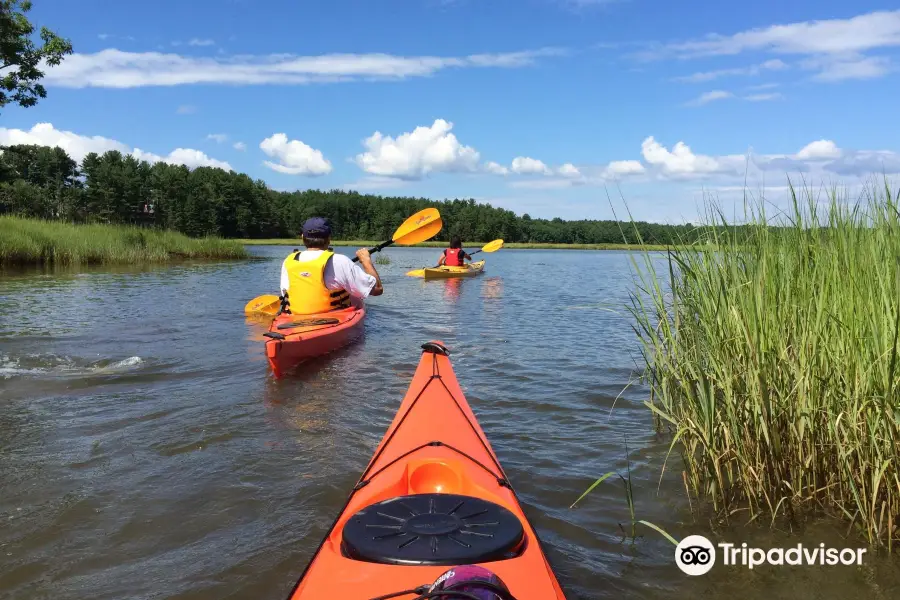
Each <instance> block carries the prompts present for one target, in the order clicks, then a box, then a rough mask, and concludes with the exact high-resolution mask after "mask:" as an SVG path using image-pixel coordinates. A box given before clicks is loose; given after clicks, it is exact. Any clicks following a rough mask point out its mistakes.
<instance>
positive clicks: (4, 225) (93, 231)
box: [0, 215, 248, 265]
mask: <svg viewBox="0 0 900 600" xmlns="http://www.w3.org/2000/svg"><path fill="white" fill-rule="evenodd" d="M247 256H248V255H247V251H246V249H245V248H244V247H243V245H241V244H239V243H237V242H233V241H230V240H223V239H219V238H198V239H194V238H189V237H187V236H185V235H183V234H180V233H176V232H173V231H160V230H155V229H142V228H140V227H129V226H121V225H73V224H70V223H63V222H58V221H42V220H36V219H22V218H18V217H13V216H6V215H4V216H0V264H2V265H42V264H55V265H87V264H129V263H142V262H163V261H169V260H178V259H233V258H246V257H247Z"/></svg>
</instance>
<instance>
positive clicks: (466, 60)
mask: <svg viewBox="0 0 900 600" xmlns="http://www.w3.org/2000/svg"><path fill="white" fill-rule="evenodd" d="M561 53H562V51H560V50H558V49H553V48H545V49H539V50H532V51H524V52H506V53H497V54H474V55H469V56H461V57H440V56H394V55H390V54H324V55H319V56H295V55H290V54H272V55H265V56H231V57H216V58H213V57H191V56H181V55H179V54H166V53H162V52H123V51H121V50H116V49H106V50H102V51H100V52H96V53H94V54H72V55H70V56H68V57H66V60H64V61H63V62H62V63H61V64H59V65H57V66H55V67H49V66H46V65H42V69H44V71H45V73H46V75H45V78H44V79H45V83H47V84H49V85H57V86H61V87H72V88H84V87H103V88H134V87H143V86H174V85H190V84H229V85H261V84H277V85H302V84H311V83H333V82H340V81H357V80H369V81H370V80H402V79H406V78H410V77H427V76H431V75H434V74H436V73H438V72H439V71H442V70H446V69H451V68H460V69H461V68H519V67H525V66H529V65H532V64H534V63H535V61H536V60H537V59H538V58H541V57H546V56H556V55H559V54H561Z"/></svg>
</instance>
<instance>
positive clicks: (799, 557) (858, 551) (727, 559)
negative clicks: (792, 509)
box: [675, 535, 866, 575]
mask: <svg viewBox="0 0 900 600" xmlns="http://www.w3.org/2000/svg"><path fill="white" fill-rule="evenodd" d="M717 546H718V548H719V550H720V554H721V557H722V564H723V565H726V566H729V567H731V566H740V567H747V568H748V569H753V568H754V567H758V566H761V565H771V566H784V565H788V566H800V565H816V566H835V565H856V566H859V565H862V560H863V554H865V553H866V549H865V548H842V549H838V548H826V547H825V544H819V545H818V546H813V547H811V548H809V547H804V546H803V544H797V545H796V546H794V547H792V548H771V549H769V550H763V549H762V548H751V547H749V546H747V544H746V543H743V544H741V545H740V546H737V545H735V544H730V543H726V542H721V543H719V544H717ZM716 554H717V552H716V546H714V545H713V543H712V542H711V541H709V540H708V539H706V538H705V537H703V536H702V535H689V536H688V537H686V538H684V539H683V540H681V542H680V543H679V544H678V546H677V547H676V548H675V564H677V565H678V568H679V569H681V570H682V571H683V572H684V573H686V574H688V575H705V574H706V573H708V572H709V571H710V569H712V568H713V565H715V564H716Z"/></svg>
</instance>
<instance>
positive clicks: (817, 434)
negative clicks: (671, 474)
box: [630, 183, 900, 550]
mask: <svg viewBox="0 0 900 600" xmlns="http://www.w3.org/2000/svg"><path fill="white" fill-rule="evenodd" d="M790 198H791V206H790V208H789V209H788V211H787V212H785V213H782V214H780V215H776V218H775V219H770V218H769V217H768V216H767V214H766V211H765V201H764V200H758V201H750V200H746V201H745V210H746V218H747V220H748V221H749V222H750V223H752V224H753V225H754V227H750V228H748V229H747V230H745V232H744V233H742V234H738V233H735V231H733V230H731V231H730V230H728V229H727V228H722V229H719V230H716V229H712V228H710V229H709V230H708V231H709V233H708V235H709V239H708V240H707V241H708V243H709V244H712V245H713V246H714V247H715V248H716V251H714V252H708V251H705V250H704V248H703V246H705V245H706V244H704V243H703V242H701V243H700V244H698V245H696V246H688V247H679V248H677V249H674V250H672V251H670V252H668V254H667V260H663V261H660V260H659V258H654V257H653V256H652V255H651V254H650V253H645V254H644V255H643V257H644V258H643V261H642V265H643V268H641V264H639V263H638V261H635V266H636V267H637V268H638V271H639V274H638V281H637V283H638V290H637V292H636V293H635V294H634V295H633V296H632V305H631V307H630V308H631V312H632V314H633V316H634V317H635V318H636V328H635V330H636V332H637V334H638V336H639V338H640V340H641V342H642V347H643V352H644V358H645V360H646V362H647V370H646V372H645V375H644V376H645V381H646V382H647V383H648V384H649V387H650V389H651V396H650V399H649V401H647V402H646V404H647V406H648V407H649V408H650V409H651V410H652V411H653V413H654V414H655V416H656V423H657V425H658V426H659V427H661V428H666V427H667V428H669V429H670V430H671V431H672V432H673V433H674V436H673V442H672V448H673V449H674V448H678V449H679V450H680V452H681V453H682V456H683V458H684V465H685V469H686V473H685V479H686V482H687V486H688V488H689V491H691V493H693V494H695V495H696V496H697V497H700V498H701V499H705V500H708V501H711V502H712V505H713V507H714V509H715V510H717V511H718V512H719V514H720V515H722V516H725V517H726V518H727V517H728V516H730V515H734V514H735V513H737V512H741V511H746V512H747V513H748V514H749V516H750V518H751V519H756V518H758V517H760V516H762V515H768V516H769V517H770V518H771V519H773V521H774V519H776V518H778V517H787V518H789V519H791V520H792V521H794V522H797V521H799V520H801V519H802V518H805V517H807V516H812V515H815V514H817V513H818V514H821V513H823V512H825V513H830V514H832V515H836V516H838V517H841V518H844V519H846V521H847V523H848V530H849V528H850V527H856V528H858V530H859V531H860V533H861V534H862V535H863V536H864V537H865V538H866V539H867V540H868V542H869V543H870V544H873V545H876V546H877V545H885V546H887V548H888V549H889V550H890V549H892V544H893V543H894V542H895V541H896V540H897V539H898V536H900V530H898V525H897V521H898V517H900V472H898V468H900V393H898V390H900V364H898V362H900V361H898V334H900V211H898V200H900V195H898V194H895V193H894V192H893V191H892V189H891V186H890V185H889V184H888V183H885V184H884V185H870V186H868V187H867V188H866V189H865V191H864V193H863V194H862V195H861V196H860V198H859V199H858V200H857V201H854V202H848V197H847V194H846V192H840V191H839V190H837V189H832V190H830V191H828V192H826V193H825V197H824V198H819V197H818V195H817V194H816V193H815V192H814V191H813V190H811V189H809V188H804V189H802V190H799V191H798V190H797V189H795V188H794V186H790ZM708 206H710V208H709V211H708V219H709V220H711V221H716V222H718V224H721V225H728V223H727V222H726V219H725V218H724V216H723V213H722V211H721V210H718V209H716V208H715V207H713V206H711V205H708ZM773 223H778V224H780V225H783V227H772V226H771V225H772V224H773ZM660 262H661V263H662V265H663V266H662V267H660Z"/></svg>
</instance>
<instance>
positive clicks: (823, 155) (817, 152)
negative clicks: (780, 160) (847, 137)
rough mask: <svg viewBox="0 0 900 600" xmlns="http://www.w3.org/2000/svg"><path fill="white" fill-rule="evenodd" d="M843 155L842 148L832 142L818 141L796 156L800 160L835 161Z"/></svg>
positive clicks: (808, 145) (805, 147) (804, 148)
mask: <svg viewBox="0 0 900 600" xmlns="http://www.w3.org/2000/svg"><path fill="white" fill-rule="evenodd" d="M840 155H841V150H840V148H838V147H837V144H835V143H834V142H832V141H831V140H818V141H815V142H811V143H809V144H807V145H806V146H804V147H803V148H801V150H800V152H798V153H797V154H796V155H795V158H797V159H799V160H820V159H833V158H838V157H840Z"/></svg>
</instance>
